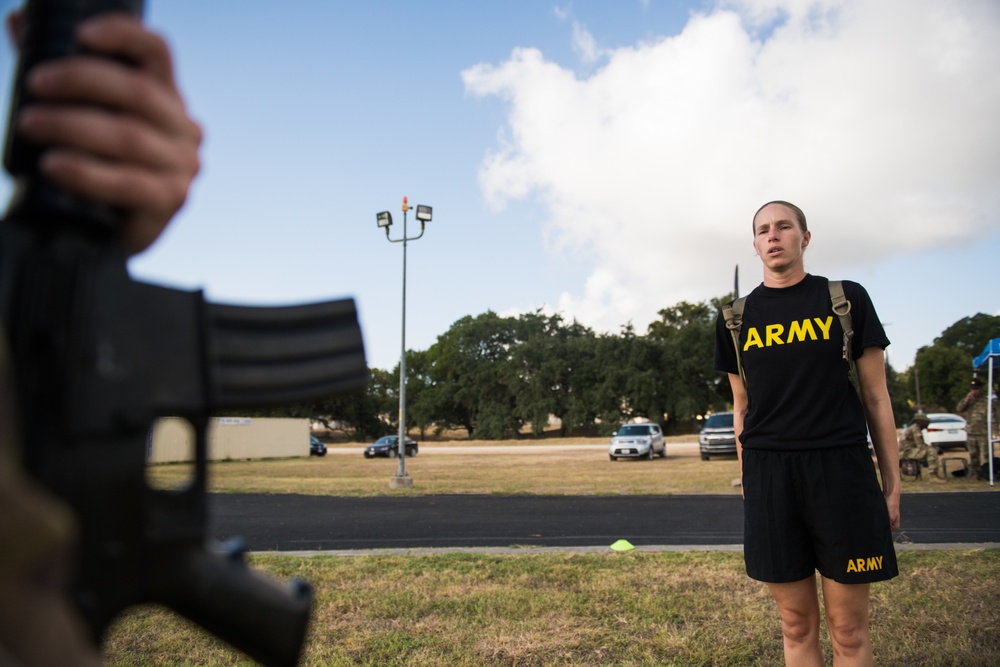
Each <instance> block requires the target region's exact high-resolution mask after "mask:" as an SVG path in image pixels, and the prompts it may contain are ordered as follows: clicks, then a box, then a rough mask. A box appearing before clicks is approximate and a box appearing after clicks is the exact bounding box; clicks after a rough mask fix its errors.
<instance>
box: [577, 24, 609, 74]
mask: <svg viewBox="0 0 1000 667" xmlns="http://www.w3.org/2000/svg"><path fill="white" fill-rule="evenodd" d="M573 50H574V51H576V53H577V55H578V56H580V60H582V61H583V62H584V63H585V64H587V65H590V64H593V63H596V62H597V61H598V60H600V59H601V58H602V57H603V56H604V55H605V53H606V52H605V51H604V50H602V49H601V47H599V46H598V45H597V40H596V39H594V36H593V35H591V34H590V32H589V31H588V30H587V28H586V27H585V26H584V25H583V24H581V23H579V22H578V21H573Z"/></svg>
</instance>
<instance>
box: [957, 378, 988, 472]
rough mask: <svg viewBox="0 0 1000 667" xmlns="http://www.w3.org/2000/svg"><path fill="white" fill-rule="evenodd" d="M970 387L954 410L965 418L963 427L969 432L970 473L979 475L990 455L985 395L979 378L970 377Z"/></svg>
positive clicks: (986, 464) (967, 443)
mask: <svg viewBox="0 0 1000 667" xmlns="http://www.w3.org/2000/svg"><path fill="white" fill-rule="evenodd" d="M970 384H971V387H972V388H971V389H970V390H969V393H968V394H966V396H965V398H963V399H962V400H961V401H959V403H958V406H957V407H956V408H955V412H958V413H959V414H961V415H962V417H964V418H965V422H966V424H965V428H966V430H967V431H968V433H969V439H968V441H967V442H966V446H967V447H968V449H969V465H970V467H971V469H972V475H973V477H975V478H978V477H979V471H980V470H981V469H982V467H983V466H984V465H985V466H988V465H989V461H990V456H992V452H991V449H992V448H991V447H990V442H989V435H988V434H987V432H986V408H987V403H986V401H987V397H986V393H985V392H984V391H983V382H982V380H980V379H979V378H972V382H971V383H970ZM993 432H994V433H996V432H997V415H996V411H994V412H993Z"/></svg>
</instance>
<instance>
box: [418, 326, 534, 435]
mask: <svg viewBox="0 0 1000 667" xmlns="http://www.w3.org/2000/svg"><path fill="white" fill-rule="evenodd" d="M516 341H517V321H516V320H515V319H514V318H510V317H499V316H498V315H497V314H496V313H494V312H492V311H488V312H486V313H483V314H482V315H479V316H477V317H469V316H466V317H463V318H462V319H460V320H458V321H457V322H455V323H454V324H452V325H451V328H449V329H448V331H446V332H445V333H444V334H442V335H441V336H439V337H438V339H437V341H436V342H435V343H434V345H432V346H431V348H430V349H429V350H428V360H429V362H430V368H429V371H428V372H429V376H430V377H431V378H432V379H433V381H434V383H435V384H437V385H438V386H439V391H438V392H435V394H434V395H433V400H434V403H435V405H436V408H437V415H438V416H439V417H440V418H441V419H442V420H444V421H453V422H454V421H458V422H460V423H462V425H463V426H464V427H465V428H466V429H467V430H468V433H469V437H476V438H482V439H499V438H511V437H516V436H517V433H518V431H519V429H520V427H521V424H522V421H521V419H520V418H519V417H518V414H517V393H518V391H520V390H521V389H522V387H520V386H519V385H518V376H517V374H516V372H514V369H513V367H512V364H511V349H512V347H513V346H514V344H515V343H516Z"/></svg>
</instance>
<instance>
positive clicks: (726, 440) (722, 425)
mask: <svg viewBox="0 0 1000 667" xmlns="http://www.w3.org/2000/svg"><path fill="white" fill-rule="evenodd" d="M698 450H699V451H700V452H701V460H702V461H707V460H708V459H709V457H710V456H712V455H713V454H735V453H736V433H735V431H733V413H732V412H716V413H715V414H713V415H709V416H708V419H706V420H705V425H704V426H702V427H701V431H700V432H699V433H698Z"/></svg>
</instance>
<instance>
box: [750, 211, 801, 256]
mask: <svg viewBox="0 0 1000 667" xmlns="http://www.w3.org/2000/svg"><path fill="white" fill-rule="evenodd" d="M753 224H754V240H753V247H754V250H756V251H757V254H758V255H760V259H761V261H762V262H763V263H764V266H765V267H766V268H769V269H772V270H777V271H780V270H783V269H785V268H787V267H790V266H793V265H794V264H796V263H798V262H802V255H803V253H804V252H805V249H806V246H808V245H809V239H810V237H811V235H810V233H809V232H803V231H802V227H801V226H800V225H799V222H798V219H797V218H796V216H795V212H794V211H793V210H792V209H790V208H788V207H787V206H784V205H782V204H771V205H769V206H767V207H765V208H764V209H762V210H761V211H760V212H759V213H757V217H756V218H754V223H753Z"/></svg>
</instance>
